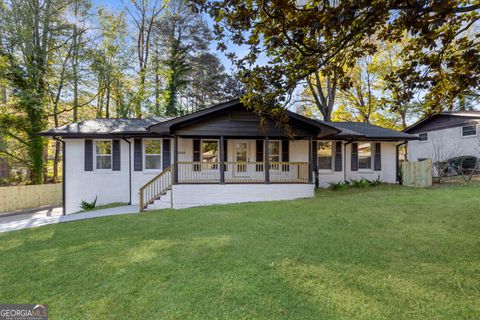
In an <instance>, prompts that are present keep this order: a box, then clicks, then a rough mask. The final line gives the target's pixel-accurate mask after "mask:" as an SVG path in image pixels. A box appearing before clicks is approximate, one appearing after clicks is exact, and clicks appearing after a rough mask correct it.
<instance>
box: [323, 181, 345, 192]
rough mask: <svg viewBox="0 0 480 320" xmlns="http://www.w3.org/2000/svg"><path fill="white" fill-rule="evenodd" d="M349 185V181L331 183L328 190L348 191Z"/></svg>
mask: <svg viewBox="0 0 480 320" xmlns="http://www.w3.org/2000/svg"><path fill="white" fill-rule="evenodd" d="M348 185H349V183H348V181H340V182H330V183H329V187H328V188H329V189H331V190H333V191H339V190H343V189H346V188H347V187H348Z"/></svg>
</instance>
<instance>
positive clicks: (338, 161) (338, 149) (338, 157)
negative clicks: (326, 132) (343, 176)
mask: <svg viewBox="0 0 480 320" xmlns="http://www.w3.org/2000/svg"><path fill="white" fill-rule="evenodd" d="M335 171H342V141H337V142H335Z"/></svg>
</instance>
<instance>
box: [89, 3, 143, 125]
mask: <svg viewBox="0 0 480 320" xmlns="http://www.w3.org/2000/svg"><path fill="white" fill-rule="evenodd" d="M98 19H99V26H100V30H99V35H98V37H99V38H100V44H99V45H98V46H97V47H96V48H94V49H93V50H92V51H91V53H90V54H91V59H92V69H93V71H94V72H95V74H96V78H97V117H106V118H110V117H111V114H112V110H115V111H116V115H117V116H119V117H121V116H123V117H128V116H131V115H132V113H134V112H138V110H135V111H134V112H133V110H131V109H132V108H130V106H131V104H132V103H134V102H132V103H131V102H130V99H129V98H127V97H128V93H129V91H130V90H129V89H128V88H127V84H126V82H127V80H126V79H125V77H126V73H127V67H128V64H129V61H128V58H127V56H128V53H129V52H128V50H125V48H126V47H127V41H126V37H125V34H126V31H127V25H126V21H125V15H124V13H122V12H121V13H118V14H116V13H114V12H111V11H109V10H107V9H105V8H100V9H99V10H98ZM113 106H115V109H114V108H113ZM136 115H137V116H138V114H136Z"/></svg>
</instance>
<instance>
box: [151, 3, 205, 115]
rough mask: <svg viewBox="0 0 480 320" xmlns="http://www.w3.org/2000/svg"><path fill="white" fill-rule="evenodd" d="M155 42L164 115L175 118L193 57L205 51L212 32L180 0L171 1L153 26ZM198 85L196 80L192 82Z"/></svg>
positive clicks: (190, 71) (187, 80) (196, 14)
mask: <svg viewBox="0 0 480 320" xmlns="http://www.w3.org/2000/svg"><path fill="white" fill-rule="evenodd" d="M154 30H155V33H156V37H155V39H156V40H157V41H158V43H157V45H158V46H159V51H160V52H162V53H163V54H162V56H161V58H160V61H161V63H162V66H163V67H162V72H163V75H164V79H165V90H164V93H163V99H162V100H163V103H164V109H165V114H166V115H170V116H171V115H177V114H178V113H179V110H178V104H179V102H180V101H179V97H180V93H181V92H182V91H183V90H184V89H185V88H186V87H187V84H188V82H189V76H190V75H191V73H192V68H193V63H194V62H193V61H192V59H193V57H194V56H195V55H197V56H200V55H202V54H203V53H204V52H205V51H207V49H208V45H209V43H210V40H211V31H210V30H209V28H208V26H207V25H206V23H205V21H203V19H202V17H201V16H200V15H199V14H198V13H195V12H193V11H192V9H191V8H190V7H188V6H186V5H185V2H183V1H182V0H173V1H172V2H170V3H169V5H168V7H167V12H166V13H165V14H164V15H163V16H162V17H161V18H160V19H159V21H158V23H157V24H156V25H155V29H154ZM195 81H197V79H195Z"/></svg>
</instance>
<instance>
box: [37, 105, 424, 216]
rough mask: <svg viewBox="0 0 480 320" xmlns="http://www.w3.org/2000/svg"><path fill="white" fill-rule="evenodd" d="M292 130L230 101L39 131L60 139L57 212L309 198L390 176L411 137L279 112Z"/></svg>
mask: <svg viewBox="0 0 480 320" xmlns="http://www.w3.org/2000/svg"><path fill="white" fill-rule="evenodd" d="M287 113H288V117H289V123H290V126H291V130H292V134H291V135H290V136H287V135H286V134H285V133H284V130H283V129H282V128H278V127H277V126H276V125H275V123H273V122H271V121H267V124H266V125H264V126H260V118H259V117H258V116H257V115H256V114H254V113H252V112H250V111H248V110H247V109H246V108H245V107H244V106H243V105H242V104H241V103H240V102H239V101H238V100H234V101H230V102H227V103H222V104H219V105H216V106H213V107H211V108H208V109H204V110H201V111H198V112H195V113H192V114H189V115H185V116H181V117H177V118H172V119H166V118H164V119H93V120H86V121H82V122H78V123H74V124H70V125H67V126H63V127H59V128H55V129H51V130H48V131H45V132H43V133H42V135H43V136H50V137H53V138H55V139H60V140H61V141H62V142H63V145H64V208H65V210H64V212H65V213H67V214H68V213H73V212H76V211H79V210H80V207H79V205H80V202H81V201H82V200H86V201H92V200H94V199H95V198H97V204H99V205H101V204H108V203H112V202H125V203H131V204H140V206H141V208H142V209H146V208H147V207H148V208H152V207H153V208H162V207H172V208H185V207H192V206H198V205H205V204H215V203H235V202H247V201H267V200H286V199H295V198H303V197H312V196H313V194H314V188H315V185H316V184H317V185H319V186H321V187H326V186H328V184H329V183H330V182H338V181H344V180H349V179H358V178H361V177H365V178H367V179H377V178H379V179H381V180H382V181H384V182H388V183H395V182H396V178H397V158H398V157H397V146H398V145H399V144H401V143H405V141H408V140H410V139H415V138H416V136H413V135H410V134H407V133H402V132H397V131H394V130H389V129H385V128H380V127H376V126H372V125H369V124H365V123H335V122H322V121H317V120H312V119H309V118H306V117H303V116H301V115H298V114H296V113H293V112H287Z"/></svg>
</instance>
